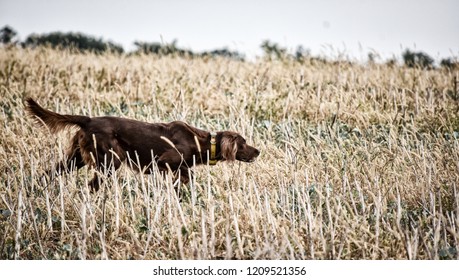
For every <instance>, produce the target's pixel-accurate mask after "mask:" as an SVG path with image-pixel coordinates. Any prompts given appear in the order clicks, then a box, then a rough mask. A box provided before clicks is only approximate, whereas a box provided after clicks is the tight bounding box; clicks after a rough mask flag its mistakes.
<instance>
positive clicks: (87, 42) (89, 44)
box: [0, 26, 459, 69]
mask: <svg viewBox="0 0 459 280" xmlns="http://www.w3.org/2000/svg"><path fill="white" fill-rule="evenodd" d="M0 43H1V44H2V45H16V46H21V47H24V48H29V47H32V48H33V47H37V46H49V47H52V48H63V49H71V50H75V51H83V52H84V51H88V52H93V53H97V54H100V53H105V52H112V53H118V54H122V53H125V51H124V49H123V47H122V46H121V45H120V44H116V43H113V42H111V41H104V40H102V39H100V38H95V37H93V36H90V35H86V34H83V33H80V32H67V33H63V32H51V33H47V34H31V35H29V36H28V37H27V38H26V39H25V40H24V41H22V42H20V41H19V40H18V39H17V32H16V31H15V30H14V29H13V28H11V27H10V26H4V27H3V28H2V29H0ZM134 46H135V47H136V49H135V50H134V51H133V52H131V53H130V54H156V55H179V56H187V57H216V56H220V57H227V58H231V59H237V60H244V55H243V54H241V53H239V52H236V51H230V50H228V49H227V48H222V49H216V50H213V51H206V52H199V53H197V52H193V51H191V50H188V49H183V48H180V47H178V46H177V40H174V41H172V42H171V43H156V42H153V43H151V42H142V41H135V42H134ZM260 47H261V49H262V50H263V53H264V57H265V58H266V59H269V60H274V59H275V60H289V59H290V60H296V61H298V62H305V61H314V62H321V63H327V62H329V61H328V60H327V59H326V58H324V57H319V56H313V55H311V53H310V51H309V50H307V49H305V48H304V47H303V46H298V47H297V48H296V50H295V51H294V52H289V51H288V49H287V48H285V47H282V46H280V45H279V44H277V43H274V42H271V41H269V40H265V41H263V42H262V44H261V45H260ZM376 57H377V55H376V54H374V53H369V54H368V62H369V63H374V62H375V59H376ZM402 60H403V63H404V65H405V66H407V67H410V68H423V69H433V68H435V61H434V59H433V58H432V57H430V56H429V55H428V54H426V53H424V52H415V51H411V50H409V49H406V50H405V51H404V52H403V53H402ZM395 63H396V61H395V59H390V60H389V61H386V64H395ZM439 65H440V67H442V68H448V69H459V62H458V60H457V58H451V57H450V58H444V59H441V61H440V64H439Z"/></svg>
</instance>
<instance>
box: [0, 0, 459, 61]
mask: <svg viewBox="0 0 459 280" xmlns="http://www.w3.org/2000/svg"><path fill="white" fill-rule="evenodd" d="M7 24H8V25H10V26H11V27H12V28H13V29H15V30H16V31H17V32H18V34H19V37H20V39H21V40H24V39H25V38H26V37H27V36H28V35H30V34H31V33H39V34H40V33H48V32H52V31H63V32H68V31H74V32H76V31H79V32H83V33H86V34H88V35H93V36H96V37H100V38H103V39H105V40H112V41H113V42H115V43H119V44H122V45H123V47H124V48H125V49H126V50H132V49H133V48H134V46H133V42H134V41H136V40H139V41H146V42H161V41H162V42H171V41H172V40H174V39H177V40H178V46H179V47H182V48H189V49H192V50H194V51H202V50H212V49H216V48H222V47H228V48H230V49H232V50H238V51H241V52H243V53H245V54H247V55H248V56H249V57H250V56H254V55H258V54H261V49H260V44H261V42H262V41H263V40H265V39H269V40H271V41H273V42H277V43H279V44H280V45H282V46H286V47H289V48H290V49H291V50H294V49H295V48H296V46H298V45H302V46H303V47H304V48H306V49H310V50H311V51H312V53H313V54H325V55H331V56H333V55H337V54H338V53H339V52H345V53H346V54H348V55H349V56H350V57H351V58H356V59H365V58H366V57H367V53H368V52H369V51H372V50H374V51H376V52H378V53H379V54H380V55H381V56H382V57H384V58H388V57H392V56H393V55H396V56H400V54H401V52H402V51H403V50H404V49H405V48H410V49H412V50H416V51H424V52H427V53H428V54H429V55H431V56H432V57H434V58H435V59H437V60H438V59H440V58H444V57H451V56H456V57H457V56H459V0H373V1H371V0H310V1H307V0H305V1H299V0H282V1H269V0H267V1H261V0H256V1H249V0H247V1H243V0H226V1H221V0H213V1H212V0H193V1H192V0H189V1H185V0H167V1H166V0H163V1H154V0H151V1H146V0H145V1H140V0H129V1H127V0H100V1H97V0H75V1H66V0H47V1H45V0H35V1H33V0H29V1H27V0H0V27H1V26H4V25H7Z"/></svg>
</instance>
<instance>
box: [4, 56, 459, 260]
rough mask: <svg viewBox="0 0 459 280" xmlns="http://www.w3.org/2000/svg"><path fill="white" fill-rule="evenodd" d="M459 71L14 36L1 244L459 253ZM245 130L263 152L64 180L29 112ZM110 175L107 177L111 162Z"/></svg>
mask: <svg viewBox="0 0 459 280" xmlns="http://www.w3.org/2000/svg"><path fill="white" fill-rule="evenodd" d="M458 76H459V72H458V71H457V70H453V71H451V70H449V71H448V70H444V69H433V70H425V69H424V70H423V69H416V68H406V67H402V66H396V65H392V66H389V65H374V64H369V65H358V64H351V63H348V62H334V63H332V62H330V63H325V62H323V61H316V60H307V61H305V62H304V63H298V62H295V61H291V60H289V59H285V60H282V61H279V60H274V61H269V60H262V59H260V60H258V61H256V62H243V61H235V60H228V59H224V58H183V57H173V56H167V57H158V56H152V55H133V56H128V55H110V54H105V55H95V54H75V53H71V52H68V51H57V50H50V49H40V48H38V49H35V50H31V49H16V48H11V49H7V48H2V49H0V96H1V98H0V122H1V125H0V135H1V136H0V137H1V138H0V144H1V145H0V259H457V258H459V255H458V249H459V218H458V214H459V213H458V212H459V194H458V182H459V140H458V139H459V92H458V89H457V87H458V84H457V83H458V82H457V78H458ZM29 96H30V97H33V98H34V99H36V100H37V101H38V102H39V103H40V104H41V105H42V106H43V107H45V108H48V109H50V110H53V111H57V112H59V113H64V114H82V115H89V116H102V115H114V116H122V117H127V118H135V119H138V120H142V121H148V122H169V121H173V120H182V121H186V122H187V123H189V124H191V125H193V126H196V127H199V128H202V129H205V130H209V131H211V130H213V131H216V130H234V131H238V132H239V133H241V134H242V135H243V136H245V138H246V139H247V141H248V143H249V144H253V145H254V146H256V147H257V148H259V149H260V150H261V155H260V157H259V158H258V159H257V161H256V162H254V163H250V164H246V163H238V162H236V163H230V164H225V163H219V164H217V166H213V167H208V166H199V167H196V168H195V174H196V177H195V179H194V180H193V181H192V182H191V184H189V185H188V186H186V187H183V188H182V190H183V196H182V198H181V200H180V199H179V198H178V197H177V195H176V193H175V192H174V182H173V181H172V179H171V178H170V176H165V177H164V176H161V175H160V174H153V175H142V174H138V173H136V172H133V171H131V170H130V169H128V168H125V167H123V168H121V169H120V170H118V171H117V172H116V174H115V176H112V177H110V178H108V179H107V180H106V182H105V183H104V185H103V187H102V190H101V191H99V192H98V193H97V194H90V193H89V191H88V188H87V182H88V181H89V180H90V179H91V178H92V172H93V171H92V170H91V169H88V168H86V167H85V168H84V169H82V170H81V171H80V172H78V173H77V172H70V173H69V174H64V175H62V176H58V177H56V178H53V179H49V178H43V176H42V174H43V172H45V171H46V170H48V169H50V168H51V167H52V166H53V165H54V164H55V163H56V162H58V161H59V160H61V159H63V157H64V151H65V149H66V147H67V144H68V139H69V138H70V136H71V135H72V134H71V133H72V131H71V130H68V131H65V132H61V133H59V134H57V135H51V134H50V132H49V131H47V130H46V129H42V128H40V127H37V126H36V125H35V124H34V121H33V120H32V119H30V118H29V117H27V116H26V115H25V112H24V105H23V100H24V98H25V97H29ZM101 175H102V176H103V174H101Z"/></svg>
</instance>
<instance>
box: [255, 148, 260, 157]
mask: <svg viewBox="0 0 459 280" xmlns="http://www.w3.org/2000/svg"><path fill="white" fill-rule="evenodd" d="M259 155H260V150H258V149H255V156H256V157H257V156H259Z"/></svg>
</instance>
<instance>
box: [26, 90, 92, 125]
mask: <svg viewBox="0 0 459 280" xmlns="http://www.w3.org/2000/svg"><path fill="white" fill-rule="evenodd" d="M25 109H26V111H27V113H28V114H29V115H31V116H33V117H36V118H39V119H41V121H39V120H37V123H38V124H40V125H42V126H43V125H46V126H47V127H48V128H49V130H50V131H51V132H52V133H56V132H58V131H60V130H62V129H64V128H66V127H69V126H74V125H77V126H79V127H81V128H85V127H86V126H87V124H88V123H89V122H90V121H91V118H90V117H86V116H74V115H61V114H58V113H55V112H52V111H49V110H46V109H45V108H43V107H41V106H40V105H38V103H37V102H35V100H33V99H32V98H30V97H29V98H27V99H26V108H25Z"/></svg>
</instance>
